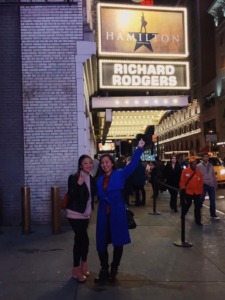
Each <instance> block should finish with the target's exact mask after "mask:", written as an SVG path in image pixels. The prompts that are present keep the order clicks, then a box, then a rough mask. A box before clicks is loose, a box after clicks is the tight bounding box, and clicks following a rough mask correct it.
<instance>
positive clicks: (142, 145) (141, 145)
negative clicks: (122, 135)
mask: <svg viewBox="0 0 225 300" xmlns="http://www.w3.org/2000/svg"><path fill="white" fill-rule="evenodd" d="M144 146H145V141H143V139H140V141H139V142H138V148H144Z"/></svg>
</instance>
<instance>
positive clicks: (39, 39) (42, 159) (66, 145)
mask: <svg viewBox="0 0 225 300" xmlns="http://www.w3.org/2000/svg"><path fill="white" fill-rule="evenodd" d="M81 2H82V1H78V5H73V6H72V5H71V6H68V5H65V6H53V5H51V6H27V7H22V8H21V49H22V82H23V85H22V87H23V117H24V166H25V184H27V185H29V186H30V189H31V212H32V213H31V219H32V222H33V223H42V224H44V223H49V222H50V220H51V187H52V186H59V187H60V190H61V195H62V194H63V193H64V192H65V189H66V186H67V178H68V175H69V174H70V173H72V172H74V171H75V169H76V164H77V159H78V135H77V128H78V124H77V93H76V84H77V83H76V66H75V56H76V42H77V41H79V40H82V39H83V23H82V3H81Z"/></svg>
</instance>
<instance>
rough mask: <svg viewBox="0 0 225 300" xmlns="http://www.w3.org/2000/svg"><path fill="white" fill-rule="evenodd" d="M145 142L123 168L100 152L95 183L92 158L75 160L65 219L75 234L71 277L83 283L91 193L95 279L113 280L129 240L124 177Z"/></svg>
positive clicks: (140, 143) (131, 169)
mask: <svg viewBox="0 0 225 300" xmlns="http://www.w3.org/2000/svg"><path fill="white" fill-rule="evenodd" d="M144 145H145V142H144V141H143V140H140V141H139V143H138V148H137V150H136V151H135V153H134V155H133V157H132V160H131V162H130V163H129V164H128V165H127V166H126V167H125V168H124V169H117V170H116V164H115V161H114V159H113V157H112V156H111V155H109V154H105V155H102V156H101V158H100V161H99V175H98V177H97V182H96V183H95V180H94V178H93V177H92V176H91V175H90V173H91V171H92V169H93V161H92V159H91V158H90V157H89V156H87V155H82V156H81V157H80V158H79V161H78V172H77V173H76V174H75V175H70V176H69V179H68V193H69V197H70V200H69V204H68V208H67V211H66V213H67V218H68V220H69V223H70V224H71V226H72V228H73V231H74V233H75V237H74V247H73V257H74V267H73V270H72V276H73V277H74V278H75V279H77V280H78V282H85V281H86V277H87V276H88V275H89V270H88V265H87V255H88V248H89V238H88V234H87V227H88V223H89V219H90V216H91V212H92V209H93V199H94V195H95V193H96V194H97V196H98V200H99V204H98V213H97V225H96V243H97V251H98V256H99V260H100V265H101V268H100V273H99V276H98V277H97V278H96V279H95V282H104V281H107V280H114V279H115V277H116V274H117V272H118V267H119V264H120V261H121V258H122V254H123V246H124V245H126V244H129V243H130V242H131V240H130V235H129V230H128V225H127V219H126V206H125V200H124V198H123V188H124V183H125V181H126V179H127V178H128V177H129V176H130V175H131V174H132V173H133V171H134V170H135V168H136V167H137V165H138V162H139V159H140V157H141V154H142V153H143V148H144ZM111 243H112V245H113V258H112V263H111V264H110V269H109V257H108V245H109V244H111Z"/></svg>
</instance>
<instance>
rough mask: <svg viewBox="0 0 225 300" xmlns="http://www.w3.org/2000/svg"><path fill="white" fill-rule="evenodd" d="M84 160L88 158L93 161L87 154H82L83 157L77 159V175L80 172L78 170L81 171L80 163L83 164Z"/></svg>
mask: <svg viewBox="0 0 225 300" xmlns="http://www.w3.org/2000/svg"><path fill="white" fill-rule="evenodd" d="M85 158H90V160H92V161H93V159H92V158H91V157H90V156H89V155H87V154H83V155H81V156H80V157H79V159H78V170H77V173H79V172H80V170H81V165H82V162H83V160H84V159H85Z"/></svg>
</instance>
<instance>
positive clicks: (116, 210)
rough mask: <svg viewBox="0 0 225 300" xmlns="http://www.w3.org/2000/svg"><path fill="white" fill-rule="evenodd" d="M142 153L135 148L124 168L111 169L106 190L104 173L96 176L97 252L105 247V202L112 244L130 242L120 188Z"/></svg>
mask: <svg viewBox="0 0 225 300" xmlns="http://www.w3.org/2000/svg"><path fill="white" fill-rule="evenodd" d="M142 153H143V150H142V149H140V148H137V150H136V151H135V153H134V155H133V157H132V160H131V162H130V163H129V164H128V165H127V166H126V167H125V168H124V169H118V170H114V171H112V173H111V176H110V179H109V183H108V187H107V191H106V192H105V191H104V190H103V180H104V175H102V176H100V177H99V178H98V181H97V196H98V199H99V205H98V213H97V228H96V240H97V250H98V251H99V252H104V251H106V249H107V215H106V204H107V203H108V204H109V206H110V220H109V222H110V231H111V238H112V244H113V246H114V247H115V246H122V245H125V244H129V243H130V242H131V240H130V234H129V230H128V225H127V219H126V207H125V202H124V199H123V194H122V190H123V188H124V183H125V180H126V179H127V178H128V177H129V176H130V175H131V174H132V173H133V171H134V170H135V168H136V167H137V165H138V162H139V159H140V156H141V154H142Z"/></svg>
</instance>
